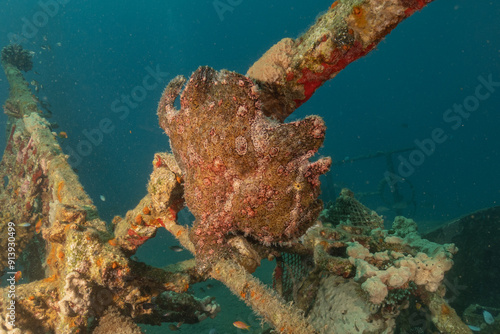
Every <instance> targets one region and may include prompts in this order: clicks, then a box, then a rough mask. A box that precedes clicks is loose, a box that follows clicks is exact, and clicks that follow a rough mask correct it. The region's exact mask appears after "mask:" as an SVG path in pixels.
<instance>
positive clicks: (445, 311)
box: [441, 303, 451, 315]
mask: <svg viewBox="0 0 500 334" xmlns="http://www.w3.org/2000/svg"><path fill="white" fill-rule="evenodd" d="M450 312H451V310H450V307H449V306H448V305H446V304H444V303H443V304H441V314H442V315H447V314H450Z"/></svg>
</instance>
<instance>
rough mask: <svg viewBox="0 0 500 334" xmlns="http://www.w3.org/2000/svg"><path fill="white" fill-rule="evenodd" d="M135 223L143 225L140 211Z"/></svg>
mask: <svg viewBox="0 0 500 334" xmlns="http://www.w3.org/2000/svg"><path fill="white" fill-rule="evenodd" d="M135 223H136V224H137V225H142V216H141V214H140V213H139V214H138V215H137V216H136V217H135Z"/></svg>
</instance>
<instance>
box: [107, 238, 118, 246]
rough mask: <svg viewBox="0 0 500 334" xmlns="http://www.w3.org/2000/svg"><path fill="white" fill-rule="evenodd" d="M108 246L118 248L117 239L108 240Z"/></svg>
mask: <svg viewBox="0 0 500 334" xmlns="http://www.w3.org/2000/svg"><path fill="white" fill-rule="evenodd" d="M108 244H110V245H111V246H113V247H114V246H116V245H117V242H116V239H111V240H108Z"/></svg>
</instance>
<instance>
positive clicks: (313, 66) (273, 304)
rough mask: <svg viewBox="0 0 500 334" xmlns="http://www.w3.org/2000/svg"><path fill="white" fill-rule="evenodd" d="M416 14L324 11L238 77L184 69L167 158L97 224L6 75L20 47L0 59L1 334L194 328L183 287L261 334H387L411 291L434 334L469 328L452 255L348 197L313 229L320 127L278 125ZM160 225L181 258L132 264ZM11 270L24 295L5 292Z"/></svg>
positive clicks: (377, 4)
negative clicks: (215, 288) (131, 202)
mask: <svg viewBox="0 0 500 334" xmlns="http://www.w3.org/2000/svg"><path fill="white" fill-rule="evenodd" d="M429 2H431V0H343V1H336V2H334V3H333V4H332V5H331V7H330V8H329V9H328V11H327V12H326V13H325V14H323V15H322V16H321V17H319V18H318V20H317V22H316V23H315V24H314V25H313V26H312V27H311V28H310V29H309V30H308V31H307V32H306V33H305V34H304V35H303V36H301V37H300V38H298V39H296V40H293V39H290V38H285V39H283V40H281V41H279V42H278V43H277V44H276V45H274V46H273V47H272V48H271V49H270V50H268V51H267V52H266V53H265V54H264V55H263V56H262V57H261V58H260V59H259V60H258V61H257V62H256V63H255V64H254V65H253V66H252V67H251V68H250V69H249V70H248V73H247V74H246V75H242V74H238V73H234V72H230V71H226V70H222V71H216V70H214V69H212V68H209V67H200V68H199V69H198V70H197V71H195V72H194V73H193V75H192V76H191V78H189V79H186V78H183V77H180V76H179V77H176V78H174V79H173V80H172V81H171V82H170V83H169V84H168V86H167V87H166V89H165V91H164V93H163V96H162V98H161V101H160V103H159V107H158V116H159V122H160V126H161V127H162V128H163V129H164V130H165V132H166V133H167V135H168V136H169V138H170V144H171V148H172V153H157V154H155V156H154V157H153V169H154V170H153V173H152V174H151V178H150V182H149V185H148V192H149V194H148V195H147V196H146V197H145V198H143V199H142V200H141V201H140V203H138V205H137V206H136V207H135V208H133V209H132V210H130V211H129V212H128V213H127V214H126V216H125V217H116V218H115V219H114V220H113V222H112V224H111V228H110V227H109V225H107V224H106V223H105V222H104V221H102V220H101V219H100V218H99V216H98V214H97V211H96V209H95V207H94V205H93V203H92V201H91V199H90V198H89V197H88V196H87V194H86V193H85V191H84V189H83V188H82V186H81V185H80V183H79V181H78V177H77V176H76V174H75V173H74V171H73V170H72V169H71V167H70V166H69V164H68V163H67V156H66V155H65V154H64V152H63V151H62V150H61V147H60V146H59V144H58V143H57V140H56V138H55V134H54V133H53V132H52V130H51V124H50V123H49V122H48V121H47V120H46V119H45V118H44V117H43V113H42V112H41V111H40V110H39V108H38V104H39V101H38V100H37V98H36V97H35V96H34V95H32V93H31V91H30V90H29V88H28V86H27V84H26V82H25V80H24V78H23V76H22V73H21V71H20V70H22V69H23V68H24V69H28V68H29V66H28V65H29V62H28V60H27V59H25V58H23V57H22V56H23V55H21V54H19V55H18V54H16V55H14V56H12V54H11V53H12V52H14V51H16V52H23V51H22V48H21V49H19V47H17V46H16V47H14V48H13V47H9V48H5V49H4V53H5V54H6V56H5V57H2V65H3V68H4V70H5V73H6V76H7V79H8V81H9V84H10V95H9V99H8V100H7V101H6V102H5V104H4V110H5V112H6V113H7V115H8V116H9V123H8V128H7V137H8V141H7V147H6V149H5V152H4V155H3V159H2V162H1V164H0V176H1V179H0V207H1V213H0V233H2V235H3V236H11V238H9V237H7V238H4V237H2V238H1V239H0V243H1V246H2V248H3V249H9V252H3V253H1V254H0V263H1V266H2V268H6V269H5V272H6V273H8V275H11V274H12V275H13V277H14V278H13V280H11V281H10V282H11V285H10V286H7V287H6V288H3V291H2V294H1V298H2V299H1V302H0V328H1V330H3V331H8V332H11V333H15V332H16V331H17V332H19V329H22V333H90V332H93V333H109V332H110V331H111V330H112V331H114V332H116V331H117V330H118V329H119V330H120V331H121V332H123V333H140V328H139V327H138V326H137V324H139V323H145V324H155V325H160V324H161V323H164V322H176V321H184V322H186V323H187V324H189V323H195V322H199V321H203V320H204V319H205V318H207V317H215V316H216V315H217V313H218V312H219V311H220V306H219V305H218V304H217V303H216V302H215V300H214V299H213V298H211V297H206V298H204V299H197V298H194V297H193V296H192V295H190V294H189V293H187V290H188V288H189V286H191V285H193V284H196V283H197V282H200V281H203V280H206V279H207V278H209V277H211V278H214V279H216V280H219V281H221V282H222V283H224V284H225V285H226V286H227V287H229V289H230V290H231V291H232V292H233V293H234V294H235V295H237V296H238V297H240V298H241V299H242V300H244V301H245V302H246V303H247V304H248V305H249V306H250V307H251V308H252V309H253V310H254V311H255V312H256V313H257V314H258V315H259V316H260V317H262V318H263V319H264V320H265V321H266V322H267V323H268V324H269V325H270V326H271V328H272V329H271V328H270V329H268V330H267V331H268V332H270V331H271V330H272V331H273V332H275V333H296V334H302V333H304V334H311V333H339V334H341V333H356V332H359V333H392V332H394V329H395V327H396V321H397V318H398V316H399V315H400V313H401V311H402V310H403V309H407V308H408V307H410V305H409V304H410V296H413V297H414V298H418V300H419V303H421V304H423V305H425V307H426V308H427V309H428V310H429V312H430V314H431V322H432V323H433V325H434V326H435V327H436V328H437V329H439V330H440V331H441V332H443V333H458V334H460V333H470V329H469V328H468V327H467V326H466V325H465V324H464V323H462V321H461V320H460V318H459V317H458V316H457V314H456V313H455V311H454V310H453V309H452V308H451V307H450V306H449V305H448V304H447V303H446V301H445V300H444V299H443V295H444V287H443V285H442V284H441V283H442V281H443V278H444V273H445V272H446V271H447V270H449V269H450V268H451V266H452V263H453V262H452V255H453V254H454V253H455V252H456V248H455V247H454V245H453V244H445V245H439V244H436V243H432V242H429V241H426V240H424V239H422V238H421V237H420V236H419V235H418V233H417V232H416V224H415V223H414V222H413V221H411V220H408V219H405V218H403V217H398V218H397V219H396V220H395V222H394V224H393V228H392V229H390V230H384V228H383V222H382V219H381V218H380V217H379V216H378V215H377V214H376V213H374V212H372V211H370V210H368V209H367V208H366V207H364V206H363V205H362V204H361V203H359V202H358V201H357V200H356V199H355V198H354V195H353V194H352V193H351V192H350V191H348V190H343V191H342V193H341V194H340V197H339V199H338V200H337V203H336V205H335V206H333V207H332V208H330V210H328V211H324V212H323V214H322V222H320V221H319V220H318V216H319V214H320V212H321V211H322V209H323V206H322V203H321V201H320V200H319V199H318V196H319V193H320V191H319V189H320V184H319V176H320V175H321V174H324V173H326V172H327V171H328V169H329V167H330V164H331V161H330V159H329V158H323V159H319V160H317V161H314V162H311V161H310V160H309V159H310V158H312V157H313V156H314V154H315V152H316V151H317V150H318V148H319V147H320V146H321V145H322V143H323V140H324V137H325V131H326V127H325V125H324V123H323V121H322V119H321V118H320V117H319V116H310V117H307V118H305V119H304V120H301V121H296V122H293V123H284V121H285V119H286V117H287V116H289V115H290V114H291V113H292V112H293V111H294V110H295V109H296V108H298V107H299V106H300V105H302V104H303V103H305V102H306V101H307V100H308V99H309V98H310V97H311V96H312V95H313V94H314V92H315V90H316V89H317V88H318V87H320V86H321V85H322V84H323V83H324V82H325V81H327V80H329V79H331V78H333V77H335V75H336V74H337V73H339V72H340V71H341V70H342V69H343V68H345V67H346V66H347V65H348V64H350V63H351V62H353V61H355V60H356V59H358V58H360V57H362V56H364V55H366V54H367V53H369V52H370V51H371V50H373V49H374V48H375V47H376V45H377V43H378V42H380V41H381V40H382V38H384V36H385V35H387V34H388V33H389V32H390V31H391V30H392V29H393V28H395V27H396V26H397V25H398V24H399V23H400V22H402V21H403V20H404V19H406V18H407V17H409V16H410V15H412V14H413V13H414V12H416V11H418V10H420V9H422V8H423V7H424V6H425V5H427V4H428V3H429ZM8 56H9V57H8ZM24 56H28V57H29V53H28V54H26V53H24ZM12 59H22V62H23V64H24V65H23V67H22V68H21V67H20V66H19V64H18V63H17V61H13V60H12ZM26 62H28V65H26ZM177 98H179V99H180V105H181V108H180V110H176V109H175V107H174V101H175V100H176V99H177ZM184 206H187V207H188V208H189V210H190V211H191V212H192V213H193V214H194V216H195V219H196V220H195V222H194V224H193V227H191V228H188V227H186V226H183V225H180V224H179V223H178V221H177V213H178V212H179V211H180V210H181V209H182V208H183V207H184ZM159 228H166V229H167V230H168V231H170V232H171V233H172V235H173V236H175V237H176V238H177V239H178V240H179V242H180V243H181V244H182V245H183V246H184V247H185V248H186V249H188V250H189V251H191V252H192V253H193V255H194V257H193V259H192V260H188V261H185V262H182V263H177V264H175V265H171V266H168V267H166V268H155V267H151V266H148V265H146V264H144V263H140V262H137V261H134V260H133V258H132V255H133V254H134V253H135V251H136V250H137V248H138V247H140V246H141V245H142V244H144V243H145V242H146V241H147V240H148V239H150V238H152V237H154V235H155V233H156V231H157V229H159ZM22 257H23V258H25V259H27V260H25V261H24V262H23V263H24V265H25V268H24V269H23V275H25V277H26V278H27V280H28V281H29V283H26V284H17V283H16V281H15V276H16V275H15V273H17V270H18V268H16V266H15V264H16V263H17V262H18V261H20V259H21V258H22ZM263 258H268V259H274V260H276V269H275V271H274V282H275V284H274V288H273V289H271V288H270V287H267V286H265V285H264V284H262V283H261V282H260V281H259V280H258V279H256V278H255V277H254V276H252V272H253V271H254V270H255V269H256V267H257V266H259V264H260V261H261V260H262V259H263ZM305 263H308V265H306V264H305ZM13 291H14V292H13ZM12 305H14V306H12ZM339 305H340V306H339ZM13 310H14V311H13ZM186 326H187V325H186Z"/></svg>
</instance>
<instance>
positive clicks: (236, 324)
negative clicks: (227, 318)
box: [233, 321, 250, 331]
mask: <svg viewBox="0 0 500 334" xmlns="http://www.w3.org/2000/svg"><path fill="white" fill-rule="evenodd" d="M233 326H234V327H236V328H239V329H246V330H248V331H249V330H250V326H249V325H247V324H245V323H244V322H243V321H235V322H233Z"/></svg>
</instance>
